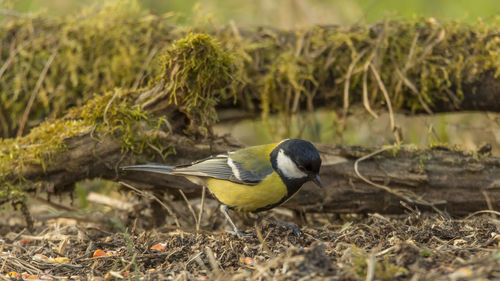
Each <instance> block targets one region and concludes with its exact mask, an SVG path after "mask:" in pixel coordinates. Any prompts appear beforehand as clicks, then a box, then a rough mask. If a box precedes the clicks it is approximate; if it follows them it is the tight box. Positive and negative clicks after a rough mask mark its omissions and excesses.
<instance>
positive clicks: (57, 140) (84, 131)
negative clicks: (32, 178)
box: [0, 89, 171, 201]
mask: <svg viewBox="0 0 500 281" xmlns="http://www.w3.org/2000/svg"><path fill="white" fill-rule="evenodd" d="M137 94H138V92H136V91H131V90H121V89H116V90H114V91H109V92H107V93H105V94H103V95H97V96H96V97H95V98H93V99H91V100H90V101H89V102H88V103H87V104H85V105H84V106H82V107H79V108H78V107H76V108H73V109H71V110H70V111H69V113H68V114H67V115H66V116H65V117H64V118H60V119H54V120H50V121H46V122H43V123H42V124H40V125H39V126H38V127H36V128H34V129H32V130H31V132H30V133H29V134H27V135H26V136H23V137H19V138H15V139H12V138H11V139H0V186H1V187H2V189H0V199H2V198H9V199H10V200H21V201H22V198H24V197H25V191H26V190H27V189H32V187H33V186H34V183H30V182H29V181H28V180H27V179H24V178H23V177H22V172H23V170H24V168H25V167H26V166H41V167H42V169H43V170H46V168H47V167H49V165H50V162H51V160H52V158H53V157H55V156H57V155H59V154H60V153H62V152H64V151H65V150H66V149H68V148H67V146H66V144H67V142H68V140H70V139H72V138H75V137H79V136H83V135H88V134H92V136H93V137H95V138H99V137H101V136H104V135H114V136H119V137H120V138H121V146H122V149H123V151H127V152H132V153H135V154H140V153H142V152H144V150H145V149H154V150H155V151H156V152H160V153H163V151H164V150H163V149H161V145H160V144H159V138H160V133H159V128H160V126H161V125H162V124H163V123H164V121H165V119H164V117H158V118H153V119H150V118H149V116H148V115H147V114H146V112H145V111H144V110H143V109H142V108H141V106H140V105H135V103H134V102H135V100H136V98H137ZM139 130H140V133H138V131H139ZM166 151H167V152H166V153H169V152H171V151H170V150H166ZM162 156H166V155H162Z"/></svg>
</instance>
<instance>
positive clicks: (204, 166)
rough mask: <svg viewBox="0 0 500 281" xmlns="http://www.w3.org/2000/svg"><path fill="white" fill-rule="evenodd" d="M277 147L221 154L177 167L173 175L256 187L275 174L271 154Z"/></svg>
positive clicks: (271, 146) (254, 148)
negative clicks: (209, 178) (220, 180)
mask: <svg viewBox="0 0 500 281" xmlns="http://www.w3.org/2000/svg"><path fill="white" fill-rule="evenodd" d="M275 146H276V145H275V144H274V145H261V146H252V147H248V148H243V149H240V150H237V151H234V152H229V153H227V154H219V155H216V156H212V157H209V158H206V159H203V160H199V161H197V162H194V163H192V164H190V165H184V166H177V167H175V168H174V169H173V171H172V173H171V174H178V175H188V176H200V177H211V178H216V179H223V180H230V181H233V182H236V183H242V184H247V185H256V184H258V183H259V182H260V181H262V180H263V179H264V178H265V177H266V176H267V175H269V174H271V173H272V172H273V168H272V165H271V160H270V153H271V151H272V149H273V148H274V147H275Z"/></svg>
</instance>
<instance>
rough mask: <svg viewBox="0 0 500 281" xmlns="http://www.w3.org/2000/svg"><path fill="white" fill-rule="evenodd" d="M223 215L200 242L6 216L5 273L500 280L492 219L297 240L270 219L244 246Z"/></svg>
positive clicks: (172, 230) (303, 233) (395, 225)
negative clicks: (30, 229) (30, 222)
mask: <svg viewBox="0 0 500 281" xmlns="http://www.w3.org/2000/svg"><path fill="white" fill-rule="evenodd" d="M214 210H216V207H215V208H210V212H212V213H210V212H208V214H207V213H206V214H205V217H206V219H205V220H204V221H205V223H204V224H202V226H201V229H202V230H200V231H199V232H196V231H194V230H192V229H193V228H194V227H195V226H194V225H191V226H190V227H184V228H183V227H181V228H177V227H176V226H175V225H170V224H165V225H163V226H161V227H156V228H149V229H145V228H144V227H143V225H147V223H146V222H145V221H146V220H147V221H149V220H150V219H151V218H150V217H148V216H143V217H135V218H134V219H133V220H127V219H123V216H125V217H126V216H129V215H130V214H125V215H123V214H122V215H123V216H122V217H119V218H117V217H113V214H116V211H111V212H107V213H101V216H102V217H103V218H106V220H101V222H102V221H107V223H101V224H98V223H97V224H96V222H95V218H96V217H97V216H95V215H94V214H83V215H82V214H79V216H78V218H76V216H73V217H72V218H71V219H68V218H60V217H61V216H59V218H50V219H47V218H45V219H40V216H39V215H38V216H36V218H38V219H36V222H35V225H34V231H33V232H32V233H29V232H28V231H27V230H26V227H25V224H24V220H23V218H22V214H20V212H16V211H11V212H6V211H4V212H3V214H2V215H1V217H0V237H2V240H1V241H0V243H1V245H0V248H1V251H0V252H1V259H0V273H1V275H2V278H3V279H5V280H21V279H22V278H23V276H24V278H25V279H28V278H34V279H42V280H60V279H66V280H122V279H123V280H493V279H497V280H500V235H499V234H497V233H500V221H499V220H497V219H496V218H495V217H493V215H492V214H478V215H474V216H471V217H470V218H465V219H456V218H449V217H447V216H446V215H443V214H421V213H419V212H418V211H416V210H410V211H409V212H408V213H407V214H405V215H398V216H389V215H380V214H368V215H356V214H353V215H343V216H339V215H332V214H307V215H305V216H303V219H302V223H301V224H298V226H299V229H300V233H299V234H297V233H295V232H294V231H293V230H292V229H290V228H289V227H287V226H286V225H285V224H282V223H279V222H278V221H277V220H276V219H274V218H275V217H278V218H279V219H282V220H284V221H288V222H292V221H293V218H290V217H289V216H283V215H280V213H281V214H283V213H286V211H283V212H268V213H269V214H268V215H271V216H272V218H269V217H267V218H260V219H257V220H255V222H256V224H255V227H246V228H245V230H246V231H247V232H250V233H253V234H254V235H253V236H250V237H243V238H240V237H237V236H235V235H233V234H230V233H228V232H226V231H225V230H224V229H225V228H226V227H228V225H227V223H225V221H224V220H223V217H222V215H220V214H218V213H217V212H216V211H214ZM289 213H290V212H289ZM67 217H68V216H67ZM82 217H87V218H94V221H93V222H88V221H84V220H82V219H81V218H82ZM129 218H130V216H129ZM191 219H192V217H191ZM304 219H306V220H305V222H304ZM182 222H183V223H184V221H182ZM236 222H237V224H239V225H242V223H243V221H242V220H241V219H237V220H236ZM190 229H191V230H190ZM228 229H229V228H228ZM152 247H154V248H156V250H153V249H152ZM98 250H102V251H98ZM99 252H100V253H101V254H98V253H99ZM56 258H59V260H57V259H56ZM66 258H67V259H66ZM23 273H24V275H22V274H23ZM9 274H10V275H9ZM16 274H17V275H16ZM7 276H10V277H7ZM16 278H17V279H16Z"/></svg>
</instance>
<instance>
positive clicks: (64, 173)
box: [26, 138, 500, 215]
mask: <svg viewBox="0 0 500 281" xmlns="http://www.w3.org/2000/svg"><path fill="white" fill-rule="evenodd" d="M88 141H91V140H90V139H89V138H82V139H80V140H79V141H78V142H75V145H74V148H73V149H71V150H70V151H68V152H67V153H66V156H64V157H61V158H60V161H61V165H60V166H58V168H54V169H52V170H51V171H50V172H49V173H48V174H41V173H39V174H36V173H35V174H30V175H26V176H27V177H30V178H33V177H39V178H43V179H44V182H45V184H46V185H48V186H52V187H62V186H68V185H71V184H73V183H74V182H76V181H78V180H81V179H84V178H89V177H95V176H100V177H103V178H106V179H111V180H120V181H126V182H128V183H131V184H133V185H134V186H135V187H137V188H140V189H149V190H154V191H155V192H158V191H166V192H168V193H170V194H171V195H173V197H174V198H177V199H180V197H179V192H178V191H177V189H179V188H180V189H182V190H183V192H184V193H185V194H186V195H187V196H188V198H195V197H198V196H199V195H200V193H201V188H200V187H199V186H196V185H194V184H192V183H190V182H188V181H187V180H185V179H184V178H182V177H175V176H165V175H155V174H151V175H147V176H145V175H144V173H134V172H129V173H127V174H123V173H120V172H119V171H118V166H119V165H124V164H127V163H131V162H134V160H133V159H131V158H127V159H125V160H123V157H122V155H121V154H120V151H119V149H117V146H116V145H114V144H113V142H112V141H111V140H108V141H106V142H100V143H99V144H96V143H92V144H85V145H84V144H83V143H82V142H88ZM77 143H78V144H77ZM183 144H184V145H183ZM177 145H178V154H177V155H176V156H173V157H171V158H169V159H167V160H166V161H167V163H169V164H179V163H186V162H189V161H192V160H195V159H198V158H201V157H204V156H207V155H208V154H210V153H216V152H221V151H225V150H229V149H234V148H235V146H234V145H233V144H231V143H229V142H228V141H227V140H224V139H218V141H217V144H216V145H214V146H213V149H212V150H207V149H206V148H204V147H196V146H193V145H191V144H187V145H186V142H185V140H182V141H179V142H178V143H177ZM89 146H91V147H94V148H93V151H95V152H97V153H102V157H100V159H101V161H99V162H98V163H95V161H94V160H93V159H92V158H89V157H87V156H86V155H87V154H88V153H84V152H85V151H88V150H87V149H88V147H89ZM317 147H318V149H319V151H320V154H321V156H322V158H323V166H322V168H321V178H322V180H323V183H324V184H325V188H324V189H319V188H318V187H316V186H314V185H312V184H306V185H305V186H304V188H303V189H302V190H301V191H300V192H299V193H298V194H297V196H295V197H294V198H293V199H292V200H290V201H289V202H288V203H287V205H286V206H287V207H289V208H292V209H295V210H307V211H312V212H315V211H325V212H331V213H371V212H379V213H391V214H397V213H403V212H404V211H405V210H406V209H405V207H404V206H403V205H402V204H401V203H400V201H405V202H406V203H407V204H409V205H416V206H417V207H418V208H419V209H421V210H429V209H430V208H432V206H434V207H435V208H437V209H439V210H443V211H446V212H448V213H449V214H451V215H465V214H469V213H471V212H474V211H477V210H483V209H488V208H493V209H498V208H500V158H499V157H495V156H491V155H488V152H487V151H482V152H481V153H483V154H481V153H469V154H468V153H463V152H460V151H452V150H448V149H446V148H444V147H440V148H434V149H430V150H419V149H407V148H401V149H394V150H391V151H386V152H383V153H381V154H378V155H375V156H373V157H370V158H368V159H366V160H364V161H361V162H359V163H358V165H359V174H360V175H362V176H363V177H365V178H367V179H369V180H370V181H372V182H375V183H377V184H382V185H385V186H387V187H388V188H390V189H391V190H392V191H393V193H391V192H388V191H387V190H383V189H381V188H379V187H376V186H374V185H372V184H370V183H367V182H365V181H363V180H362V179H361V178H360V177H359V176H358V175H357V174H356V172H355V170H354V163H355V161H356V160H358V159H359V158H360V157H363V156H366V155H368V154H369V153H371V152H373V151H374V150H375V149H368V148H361V147H354V146H336V145H317ZM75 156H76V158H75ZM68 158H71V159H72V162H73V164H72V166H74V167H86V169H84V170H82V169H73V168H71V167H68V166H67V165H65V164H63V163H66V162H64V161H65V160H66V159H68ZM120 159H122V161H121V162H120ZM55 167H56V166H55ZM59 191H60V190H59ZM394 193H396V194H394ZM488 202H489V203H490V204H491V205H490V206H488Z"/></svg>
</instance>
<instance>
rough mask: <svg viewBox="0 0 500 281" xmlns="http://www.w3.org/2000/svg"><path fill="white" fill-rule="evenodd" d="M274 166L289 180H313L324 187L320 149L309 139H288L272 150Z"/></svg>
mask: <svg viewBox="0 0 500 281" xmlns="http://www.w3.org/2000/svg"><path fill="white" fill-rule="evenodd" d="M271 162H272V164H273V168H274V169H275V170H276V171H277V172H278V173H279V174H280V176H281V177H282V178H283V177H284V178H285V179H286V180H288V181H297V182H302V183H305V182H307V181H312V182H314V183H315V184H316V185H318V186H319V187H323V184H322V183H321V179H320V177H319V169H320V167H321V158H320V157H319V153H318V150H316V148H315V147H314V145H313V144H312V143H310V142H308V141H305V140H300V139H286V140H284V141H282V142H281V143H280V144H279V145H278V146H276V148H275V149H274V150H273V151H272V152H271ZM301 185H302V184H301Z"/></svg>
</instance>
